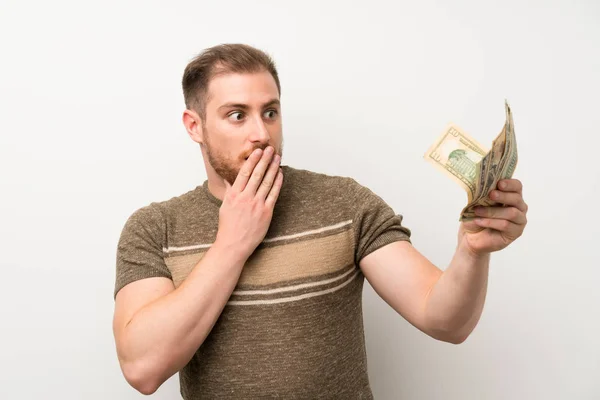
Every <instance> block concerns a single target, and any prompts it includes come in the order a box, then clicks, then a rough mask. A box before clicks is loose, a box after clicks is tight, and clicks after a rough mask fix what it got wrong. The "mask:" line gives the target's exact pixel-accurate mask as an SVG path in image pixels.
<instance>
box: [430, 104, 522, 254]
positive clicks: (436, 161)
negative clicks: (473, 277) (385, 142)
mask: <svg viewBox="0 0 600 400" xmlns="http://www.w3.org/2000/svg"><path fill="white" fill-rule="evenodd" d="M505 108H506V123H505V125H504V128H503V129H502V132H500V134H499V135H498V136H497V137H496V139H495V140H494V142H493V144H492V149H491V150H490V151H488V150H486V149H485V148H484V147H483V146H482V145H480V144H479V143H477V142H476V141H475V140H474V139H473V138H471V137H470V136H469V135H467V134H466V133H465V132H463V131H462V130H461V129H460V128H458V127H457V126H455V125H453V124H451V125H449V126H448V127H447V129H446V130H445V131H444V133H443V134H442V135H441V137H440V138H439V139H438V140H437V141H436V142H435V143H434V144H433V145H432V146H431V147H430V148H429V149H428V151H427V152H426V153H425V159H426V160H427V161H429V162H430V163H432V164H433V165H434V166H435V167H436V168H438V169H439V170H441V171H443V172H445V173H446V174H447V175H448V176H450V177H451V178H452V179H453V180H454V181H455V182H457V183H459V184H460V185H461V187H462V188H463V189H465V191H466V192H467V196H468V202H467V205H466V206H465V207H464V208H463V210H462V212H461V215H460V220H461V221H463V224H461V228H460V232H459V239H461V240H462V239H463V238H465V239H466V242H467V243H466V244H467V245H468V246H469V248H470V250H472V252H474V253H489V252H492V251H497V250H500V249H503V248H505V247H506V246H508V245H509V244H510V243H512V242H513V241H514V240H515V239H516V238H518V237H519V236H521V235H522V233H523V230H524V229H525V226H526V224H527V217H526V214H527V211H528V206H527V204H526V203H525V201H524V200H523V185H522V183H521V182H520V181H519V180H517V179H512V175H513V173H514V171H515V168H516V166H517V145H516V139H515V132H514V124H513V119H512V113H511V110H510V107H509V106H508V103H506V102H505ZM488 228H489V229H488Z"/></svg>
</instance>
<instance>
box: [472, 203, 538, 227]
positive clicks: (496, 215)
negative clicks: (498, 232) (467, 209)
mask: <svg viewBox="0 0 600 400" xmlns="http://www.w3.org/2000/svg"><path fill="white" fill-rule="evenodd" d="M475 215H477V216H478V217H484V218H493V219H506V220H508V221H511V222H514V223H515V224H517V225H523V224H525V223H527V217H526V216H525V213H524V212H523V211H521V210H519V209H518V208H516V207H475Z"/></svg>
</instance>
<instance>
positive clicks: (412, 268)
mask: <svg viewBox="0 0 600 400" xmlns="http://www.w3.org/2000/svg"><path fill="white" fill-rule="evenodd" d="M498 186H499V188H498V190H493V191H492V192H491V194H490V196H491V198H493V199H494V200H495V201H497V202H498V203H501V204H502V205H504V206H501V205H500V206H491V207H480V208H478V209H477V210H476V213H477V215H478V216H481V217H482V218H481V219H479V218H477V219H474V220H472V221H468V222H463V223H461V225H460V228H459V233H458V245H457V248H456V251H455V253H454V257H453V258H452V260H451V262H450V264H449V266H448V268H447V269H446V270H445V271H443V272H442V271H441V270H440V269H439V268H437V267H436V266H435V265H433V264H432V263H431V262H430V261H429V260H428V259H427V258H425V257H424V256H423V255H422V254H421V253H419V252H418V251H417V250H416V249H415V248H414V247H413V246H412V245H411V244H410V243H409V242H394V243H391V244H389V245H387V246H384V247H382V248H380V249H378V250H376V251H374V252H373V253H371V254H369V255H367V256H366V257H365V258H364V259H363V260H361V263H360V267H361V269H362V270H363V272H364V274H365V276H366V278H367V279H368V281H369V283H370V284H371V285H372V286H373V289H374V290H375V291H376V292H377V293H378V294H379V295H380V296H381V297H382V298H383V299H384V300H385V301H386V302H387V303H388V304H389V305H390V306H391V307H392V308H394V310H396V311H397V312H398V313H399V314H400V315H402V316H403V317H404V318H405V319H406V320H407V321H408V322H410V323H411V324H412V325H414V326H415V327H417V328H419V329H420V330H421V331H423V332H425V333H427V334H428V335H430V336H432V337H434V338H436V339H439V340H443V341H446V342H450V343H456V344H458V343H461V342H463V341H464V340H465V339H466V338H467V337H468V336H469V335H470V333H471V332H472V331H473V329H474V328H475V326H476V325H477V323H478V321H479V319H480V317H481V314H482V311H483V307H484V303H485V298H486V295H487V285H488V275H489V263H490V256H491V253H493V252H495V251H500V250H502V249H504V248H506V247H507V246H509V245H510V244H511V243H512V242H514V241H515V240H516V239H517V238H519V237H520V236H521V235H522V234H523V231H524V229H525V226H526V225H527V218H526V214H527V211H528V206H527V204H526V203H525V202H524V200H523V196H522V184H521V182H520V181H518V180H516V179H505V180H501V181H500V182H499V185H498Z"/></svg>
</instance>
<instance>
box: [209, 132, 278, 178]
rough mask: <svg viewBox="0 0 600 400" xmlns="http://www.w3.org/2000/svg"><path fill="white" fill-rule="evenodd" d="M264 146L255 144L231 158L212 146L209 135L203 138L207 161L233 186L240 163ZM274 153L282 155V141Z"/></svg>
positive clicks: (240, 166) (242, 163)
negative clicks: (246, 151)
mask: <svg viewBox="0 0 600 400" xmlns="http://www.w3.org/2000/svg"><path fill="white" fill-rule="evenodd" d="M266 147H267V146H255V147H254V148H252V150H250V151H249V152H248V153H247V154H243V155H240V156H239V157H238V158H233V157H230V156H227V155H226V154H224V153H223V152H222V151H219V150H218V149H216V148H214V147H213V146H212V145H211V143H210V140H209V135H207V136H206V138H205V146H204V149H205V151H206V155H207V157H208V162H209V163H210V165H211V166H212V167H213V169H214V170H215V172H216V173H217V174H219V176H220V177H221V178H223V179H225V180H226V181H227V182H229V184H230V185H232V186H233V183H234V182H235V180H236V178H237V176H238V174H239V173H240V169H241V168H242V165H244V162H246V158H247V157H248V156H250V154H252V152H253V151H254V150H256V149H261V150H264V149H265V148H266ZM275 154H279V155H280V156H281V157H283V142H282V145H281V147H280V148H279V149H275Z"/></svg>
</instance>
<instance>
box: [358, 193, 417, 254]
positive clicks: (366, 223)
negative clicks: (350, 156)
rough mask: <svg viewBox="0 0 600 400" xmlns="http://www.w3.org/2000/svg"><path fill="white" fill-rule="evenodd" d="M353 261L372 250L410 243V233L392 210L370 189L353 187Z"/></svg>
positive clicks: (399, 216)
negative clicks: (354, 191) (354, 245)
mask: <svg viewBox="0 0 600 400" xmlns="http://www.w3.org/2000/svg"><path fill="white" fill-rule="evenodd" d="M356 185H357V186H356V187H357V189H356V197H355V210H356V213H355V217H354V220H353V224H354V226H355V232H356V249H355V261H356V263H357V265H358V263H359V262H360V260H362V259H363V258H364V257H365V256H367V255H368V254H370V253H372V252H373V251H375V250H377V249H379V248H381V247H383V246H385V245H387V244H389V243H392V242H396V241H408V242H410V236H411V231H410V229H408V228H407V227H405V226H404V225H403V224H402V221H403V216H402V215H401V214H397V213H396V212H394V210H393V209H392V208H391V207H390V206H389V205H388V204H387V203H386V202H385V201H384V200H383V199H382V198H381V197H380V196H378V195H377V194H375V193H374V192H373V191H371V190H370V189H369V188H366V187H364V186H361V185H359V184H356Z"/></svg>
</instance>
